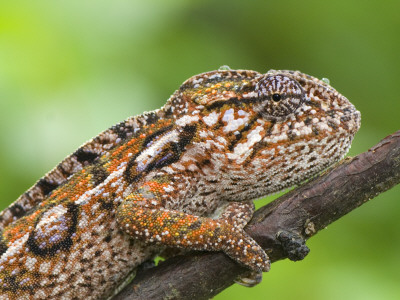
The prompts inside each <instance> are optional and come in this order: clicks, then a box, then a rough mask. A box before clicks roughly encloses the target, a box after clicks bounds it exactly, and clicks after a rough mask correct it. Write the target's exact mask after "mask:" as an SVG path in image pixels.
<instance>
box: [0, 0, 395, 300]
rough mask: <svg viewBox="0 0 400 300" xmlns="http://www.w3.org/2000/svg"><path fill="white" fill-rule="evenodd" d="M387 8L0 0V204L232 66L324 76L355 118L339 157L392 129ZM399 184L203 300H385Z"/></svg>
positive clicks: (370, 4) (391, 291)
mask: <svg viewBox="0 0 400 300" xmlns="http://www.w3.org/2000/svg"><path fill="white" fill-rule="evenodd" d="M399 11H400V2H399V1H353V0H337V1H317V0H315V1H307V0H304V1H294V0H287V1H262V0H260V1H255V0H249V1H233V0H231V1H210V0H206V1H183V0H169V1H134V0H131V1H123V0H118V1H112V2H111V1H104V0H98V1H74V2H71V1H2V2H1V3H0V112H1V117H0V146H1V151H0V199H1V200H0V208H4V207H5V206H7V205H8V204H9V203H10V202H12V201H14V200H15V199H16V198H17V197H18V196H19V195H20V194H21V193H22V192H24V190H26V189H27V188H29V187H30V186H31V185H32V184H33V183H34V182H35V180H37V179H38V178H40V177H41V176H42V175H43V174H45V173H46V172H47V171H48V170H50V169H51V168H52V167H53V166H55V165H56V164H57V163H58V162H59V161H60V160H61V159H62V158H64V157H65V156H66V155H68V154H69V153H71V152H72V151H73V150H74V149H76V148H77V147H78V146H79V145H80V144H81V143H83V142H84V141H85V140H88V139H89V138H91V137H93V136H94V135H96V134H97V133H99V132H100V131H102V130H104V129H106V128H107V127H109V126H110V125H112V124H114V123H117V122H119V121H121V120H123V119H124V118H126V117H128V116H130V115H136V114H139V113H142V112H143V111H145V110H153V109H155V108H158V107H160V106H161V105H163V104H164V103H165V101H166V99H167V98H168V97H169V95H170V94H171V93H172V92H173V91H174V90H175V89H177V88H178V87H179V85H180V84H181V83H182V82H183V81H184V80H185V79H187V78H188V77H190V76H192V75H195V74H197V73H200V72H204V71H209V70H214V69H216V68H218V67H219V66H220V65H224V64H227V65H229V66H231V67H232V68H243V69H254V70H257V71H260V72H265V71H267V70H268V69H298V70H301V71H303V72H305V73H309V74H310V75H314V76H317V77H320V78H321V77H327V78H329V79H330V81H331V84H332V85H333V86H334V87H335V88H337V89H338V90H339V91H340V92H341V93H343V94H344V95H345V96H347V97H348V98H349V99H350V100H351V101H352V102H353V103H354V104H355V105H356V107H357V108H358V109H359V110H360V111H361V113H362V128H361V130H360V132H359V133H358V134H357V135H356V138H355V141H354V144H353V148H352V150H351V153H350V154H351V155H354V154H357V153H360V152H363V151H365V150H367V149H368V148H369V147H370V146H372V145H374V144H375V143H376V142H378V141H379V140H380V139H381V138H383V137H385V136H386V135H388V134H390V133H393V132H394V131H396V130H398V129H399V124H400V122H399V117H400V116H399V114H400V99H399V98H398V97H399V93H398V88H399V86H400V85H399V82H400V72H399V70H400V60H399V53H400V17H399ZM399 191H400V189H399V187H397V188H394V189H392V190H390V191H388V192H386V193H385V194H383V195H381V196H379V197H378V198H377V199H374V200H373V201H371V202H369V203H367V204H366V205H364V206H363V207H361V208H359V209H357V210H356V211H354V212H352V213H351V214H350V215H349V216H346V217H344V218H342V219H341V220H339V221H337V222H335V223H334V224H333V225H331V226H330V227H329V229H328V230H325V231H323V232H321V233H319V234H318V235H317V236H316V237H315V238H313V239H311V240H310V241H309V242H308V245H309V247H310V248H311V253H310V254H309V256H308V257H307V258H306V259H305V260H304V261H302V262H297V263H293V262H289V261H281V262H278V263H275V264H273V266H272V270H271V272H270V273H268V274H265V275H264V282H263V283H262V284H260V285H259V286H257V287H255V288H251V289H249V288H243V287H240V286H237V285H235V286H232V287H231V288H229V289H227V290H226V291H224V292H223V293H221V294H220V295H219V296H218V297H216V299H220V300H222V299H244V298H246V299H265V298H269V299H308V300H312V299H328V300H329V299H363V300H365V299H399V298H400V285H399V281H400V271H399V270H400V260H399V256H398V252H397V251H398V249H399V247H400V237H399V234H398V232H399V231H400V224H399V221H398V220H399V213H400V203H399V202H398V200H399V199H398V198H399Z"/></svg>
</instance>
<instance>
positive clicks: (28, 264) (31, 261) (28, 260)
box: [25, 256, 37, 272]
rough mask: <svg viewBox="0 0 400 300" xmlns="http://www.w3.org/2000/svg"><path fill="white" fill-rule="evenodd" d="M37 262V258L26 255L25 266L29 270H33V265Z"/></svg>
mask: <svg viewBox="0 0 400 300" xmlns="http://www.w3.org/2000/svg"><path fill="white" fill-rule="evenodd" d="M36 263H37V259H36V258H34V257H30V256H28V257H27V258H26V261H25V267H26V268H27V269H28V270H29V271H30V272H33V271H34V268H35V265H36Z"/></svg>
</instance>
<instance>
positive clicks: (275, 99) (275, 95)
mask: <svg viewBox="0 0 400 300" xmlns="http://www.w3.org/2000/svg"><path fill="white" fill-rule="evenodd" d="M281 99H282V97H281V95H280V94H276V93H275V94H273V95H272V100H274V101H275V102H278V101H281Z"/></svg>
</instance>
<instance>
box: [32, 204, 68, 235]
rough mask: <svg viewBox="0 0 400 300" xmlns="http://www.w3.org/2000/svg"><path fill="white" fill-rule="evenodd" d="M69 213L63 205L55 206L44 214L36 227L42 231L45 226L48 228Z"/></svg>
mask: <svg viewBox="0 0 400 300" xmlns="http://www.w3.org/2000/svg"><path fill="white" fill-rule="evenodd" d="M67 211H68V209H67V208H65V207H64V206H63V205H61V204H59V205H57V206H54V207H53V208H51V209H50V210H48V211H46V212H45V213H44V214H43V216H42V217H41V218H40V221H39V223H38V224H37V225H36V228H37V229H40V228H41V227H43V226H46V225H47V226H48V225H49V224H51V223H52V222H54V221H56V220H59V219H60V218H61V217H62V216H63V215H64V214H65V213H67Z"/></svg>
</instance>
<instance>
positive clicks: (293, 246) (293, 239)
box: [277, 231, 310, 261]
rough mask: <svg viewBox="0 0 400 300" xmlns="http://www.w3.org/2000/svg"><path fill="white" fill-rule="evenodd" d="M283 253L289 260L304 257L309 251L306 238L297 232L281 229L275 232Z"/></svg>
mask: <svg viewBox="0 0 400 300" xmlns="http://www.w3.org/2000/svg"><path fill="white" fill-rule="evenodd" d="M277 239H278V240H279V241H280V242H281V245H282V247H283V250H284V251H285V254H286V255H287V257H288V258H289V259H290V260H291V261H298V260H302V259H304V258H305V257H306V256H307V254H308V253H309V252H310V249H309V248H308V247H307V246H306V240H305V239H304V238H303V237H301V236H300V235H299V234H297V233H294V232H289V231H281V232H279V233H278V234H277Z"/></svg>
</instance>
